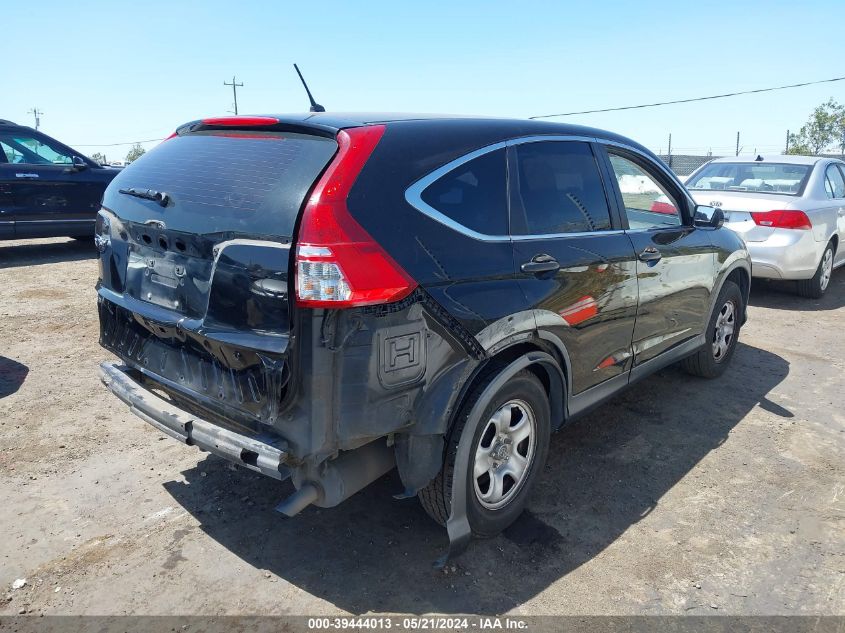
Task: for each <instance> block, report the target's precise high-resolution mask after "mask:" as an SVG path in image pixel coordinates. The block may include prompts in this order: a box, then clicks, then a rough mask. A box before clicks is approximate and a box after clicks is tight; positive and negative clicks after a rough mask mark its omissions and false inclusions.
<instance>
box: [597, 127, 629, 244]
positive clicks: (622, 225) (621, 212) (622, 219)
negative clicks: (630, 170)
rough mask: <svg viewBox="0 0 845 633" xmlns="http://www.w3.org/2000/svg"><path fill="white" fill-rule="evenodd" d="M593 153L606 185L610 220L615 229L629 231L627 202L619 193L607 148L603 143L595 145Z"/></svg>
mask: <svg viewBox="0 0 845 633" xmlns="http://www.w3.org/2000/svg"><path fill="white" fill-rule="evenodd" d="M593 153H594V154H595V155H596V160H598V162H599V171H600V173H601V178H602V182H603V183H604V190H605V192H606V195H607V202H608V204H609V205H610V220H611V222H612V224H613V228H614V229H620V230H623V231H627V230H628V229H630V226H629V225H628V216H627V214H626V213H625V202H624V200H622V194H621V193H620V191H619V186H618V184H617V182H616V176H615V175H614V173H613V166H612V165H611V164H610V156H609V155H608V153H607V146H606V145H605V144H604V143H601V142H598V143H594V144H593Z"/></svg>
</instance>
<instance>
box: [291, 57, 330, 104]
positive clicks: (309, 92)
mask: <svg viewBox="0 0 845 633" xmlns="http://www.w3.org/2000/svg"><path fill="white" fill-rule="evenodd" d="M293 67H294V68H295V69H296V74H297V75H299V81H301V82H302V87H303V88H305V92H306V93H308V100H309V101H310V102H311V112H325V111H326V109H325V108H324V107H323V106H321V105H320V104H319V103H317V102H316V101H314V97H312V96H311V91H310V90H308V84H307V83H305V78H304V77H303V76H302V73H301V72H299V66H297V65H296V64H294V65H293Z"/></svg>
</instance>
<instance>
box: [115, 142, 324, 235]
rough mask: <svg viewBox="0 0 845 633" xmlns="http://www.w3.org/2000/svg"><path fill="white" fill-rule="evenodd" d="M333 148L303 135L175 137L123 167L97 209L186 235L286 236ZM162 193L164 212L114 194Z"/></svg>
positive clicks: (145, 203)
mask: <svg viewBox="0 0 845 633" xmlns="http://www.w3.org/2000/svg"><path fill="white" fill-rule="evenodd" d="M336 151H337V143H336V142H335V141H334V140H333V139H329V138H323V137H318V136H311V135H307V134H295V133H288V132H285V133H276V132H249V131H240V130H239V131H231V132H229V131H226V132H224V131H214V132H201V133H193V134H187V135H184V136H176V137H174V138H172V139H169V140H167V141H164V142H163V143H161V144H160V145H159V146H157V147H156V148H155V149H153V150H152V151H149V152H147V153H146V154H144V155H143V156H142V157H141V158H139V159H138V160H136V161H135V162H133V163H132V164H131V165H129V166H128V167H127V168H126V169H124V170H123V171H122V172H120V174H118V176H117V177H116V178H115V179H114V180H113V181H112V184H111V186H109V188H108V189H107V190H106V196H105V199H104V206H105V207H106V208H108V209H110V210H112V211H115V212H116V213H117V214H118V215H119V216H120V217H122V218H124V219H126V220H130V221H136V222H146V221H148V220H149V219H151V218H155V219H158V216H159V215H160V216H161V220H162V221H163V222H164V223H165V224H166V226H167V228H168V229H173V230H179V231H186V232H190V233H200V234H206V233H219V232H237V233H240V234H250V235H257V236H284V237H290V236H292V235H293V230H294V226H295V224H296V219H297V216H298V214H299V210H300V208H301V207H302V204H303V202H304V200H305V197H306V195H307V194H308V192H309V190H310V189H311V187H312V185H313V184H314V182H315V181H316V180H317V178H318V177H319V175H320V174H321V173H322V171H323V169H324V168H325V167H326V165H327V164H328V162H329V161H330V160H331V158H332V156H333V155H334V153H335V152H336ZM130 188H132V189H137V190H142V191H143V190H146V189H152V190H154V191H160V192H164V193H167V194H168V196H169V198H170V200H171V201H172V203H171V204H170V205H169V206H168V207H167V208H165V209H163V208H162V207H160V206H158V205H156V204H155V203H151V202H149V201H145V200H141V199H139V198H136V197H132V196H128V195H124V194H120V193H119V192H120V190H121V189H130Z"/></svg>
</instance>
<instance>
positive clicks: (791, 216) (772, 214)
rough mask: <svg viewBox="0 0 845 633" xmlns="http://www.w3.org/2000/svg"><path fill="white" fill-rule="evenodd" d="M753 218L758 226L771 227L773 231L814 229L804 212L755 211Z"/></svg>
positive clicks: (752, 214)
mask: <svg viewBox="0 0 845 633" xmlns="http://www.w3.org/2000/svg"><path fill="white" fill-rule="evenodd" d="M751 217H752V218H754V223H755V224H757V225H758V226H769V227H771V228H773V229H802V230H809V229H812V228H813V223H812V222H810V218H808V217H807V214H806V213H804V212H803V211H791V210H783V211H781V210H776V211H754V212H752V213H751Z"/></svg>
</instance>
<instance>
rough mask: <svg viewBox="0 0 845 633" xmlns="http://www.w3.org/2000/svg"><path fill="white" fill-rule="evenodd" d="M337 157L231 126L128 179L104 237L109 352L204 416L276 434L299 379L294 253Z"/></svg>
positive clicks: (176, 143) (104, 222) (104, 321)
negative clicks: (291, 380)
mask: <svg viewBox="0 0 845 633" xmlns="http://www.w3.org/2000/svg"><path fill="white" fill-rule="evenodd" d="M199 127H203V128H207V127H208V126H199ZM336 151H337V143H336V141H335V140H334V138H331V137H327V136H319V135H314V134H309V133H302V132H289V131H285V132H278V131H273V130H270V129H255V128H253V127H245V128H242V129H237V128H232V127H229V126H227V127H225V128H219V127H218V128H216V129H201V130H200V131H191V132H187V133H182V134H180V135H179V136H175V137H173V138H170V139H168V140H167V141H165V142H163V143H162V144H161V145H159V146H158V147H157V148H155V149H154V150H152V151H151V152H149V153H148V154H146V155H145V156H143V157H142V158H140V159H139V160H138V161H136V162H135V163H133V164H132V165H130V166H129V167H127V168H126V169H125V170H123V171H122V172H121V173H120V174H119V175H118V176H117V177H116V178H115V179H114V181H113V182H112V183H111V185H110V186H109V188H108V189H107V191H106V193H105V196H104V200H103V212H102V213H101V215H100V218H99V219H98V226H97V243H98V248H99V250H100V251H101V281H100V284H99V287H98V289H99V294H100V297H101V301H100V310H101V330H102V331H101V335H102V336H101V338H102V342H103V344H104V345H105V346H106V347H107V348H109V349H111V350H112V351H114V352H115V353H117V354H118V355H119V356H121V357H122V358H123V359H124V360H125V361H128V362H130V363H131V364H132V365H134V366H136V367H137V368H138V369H140V370H141V371H142V372H144V373H146V374H147V375H148V376H150V377H153V378H154V379H155V380H157V381H159V382H161V383H162V384H164V385H167V386H169V387H173V388H174V389H175V390H178V391H181V392H192V394H195V395H196V396H198V398H193V397H192V399H199V400H200V401H202V404H205V405H213V406H214V407H216V408H221V407H222V408H224V409H227V414H228V415H231V414H232V411H228V409H235V410H236V413H240V414H244V415H246V416H249V417H252V418H253V419H256V420H260V421H263V422H270V423H272V421H273V419H275V416H276V414H277V413H278V403H279V400H280V399H281V397H282V395H283V390H284V383H285V382H286V380H287V378H288V377H289V369H288V368H287V363H286V358H287V356H288V352H289V343H290V334H291V332H290V329H291V319H290V315H289V309H290V302H289V297H288V292H289V284H288V265H289V261H290V246H291V243H292V239H293V235H294V231H295V227H296V222H297V217H298V215H299V212H300V209H301V208H302V206H303V202H304V201H305V198H306V196H307V195H308V192H309V191H310V189H311V188H312V186H313V184H314V182H315V181H316V180H317V178H318V177H319V175H320V174H321V173H322V171H323V170H324V169H325V167H326V165H327V164H328V163H329V161H330V160H331V158H332V156H333V155H334V154H335V153H336Z"/></svg>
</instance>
